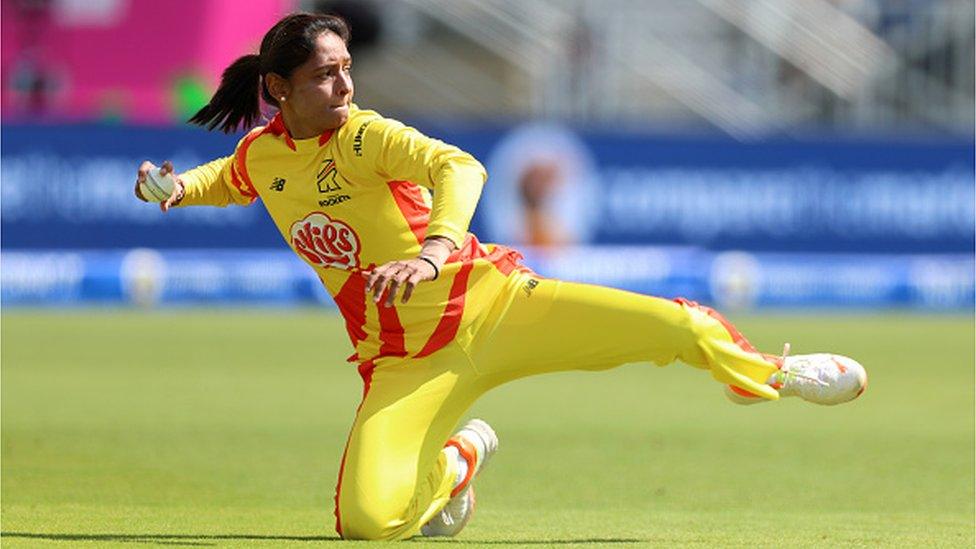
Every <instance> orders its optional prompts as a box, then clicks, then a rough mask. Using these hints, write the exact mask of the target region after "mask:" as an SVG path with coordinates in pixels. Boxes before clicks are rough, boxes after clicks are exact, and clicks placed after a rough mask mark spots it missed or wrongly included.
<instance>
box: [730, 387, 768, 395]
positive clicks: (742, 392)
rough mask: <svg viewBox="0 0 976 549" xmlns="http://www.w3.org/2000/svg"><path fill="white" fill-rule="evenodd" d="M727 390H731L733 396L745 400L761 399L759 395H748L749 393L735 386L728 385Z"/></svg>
mask: <svg viewBox="0 0 976 549" xmlns="http://www.w3.org/2000/svg"><path fill="white" fill-rule="evenodd" d="M729 389H732V392H733V393H735V394H737V395H739V396H744V397H746V398H762V397H761V396H759V395H754V394H752V393H750V392H749V391H746V390H745V389H741V388H739V387H736V386H735V385H729Z"/></svg>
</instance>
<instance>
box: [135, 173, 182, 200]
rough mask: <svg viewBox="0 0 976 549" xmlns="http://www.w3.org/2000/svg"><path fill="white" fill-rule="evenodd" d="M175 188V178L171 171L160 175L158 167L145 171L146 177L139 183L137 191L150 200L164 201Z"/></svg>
mask: <svg viewBox="0 0 976 549" xmlns="http://www.w3.org/2000/svg"><path fill="white" fill-rule="evenodd" d="M175 188H176V178H175V177H173V174H172V172H171V173H167V174H166V175H160V173H159V168H153V169H151V170H149V172H147V173H146V178H145V179H144V180H143V181H142V182H141V183H139V191H140V192H141V193H142V196H143V197H145V199H146V200H148V201H150V202H165V201H166V200H167V199H168V198H169V197H170V195H171V194H173V189H175Z"/></svg>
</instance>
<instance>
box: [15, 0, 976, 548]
mask: <svg viewBox="0 0 976 549" xmlns="http://www.w3.org/2000/svg"><path fill="white" fill-rule="evenodd" d="M0 6H2V11H0V31H2V32H0V34H2V66H0V77H2V78H0V84H2V113H0V114H2V126H0V130H2V138H0V191H2V193H0V240H2V250H0V301H2V303H0V304H2V307H3V315H2V317H0V328H2V347H0V349H2V353H0V358H2V383H0V386H2V398H0V402H2V460H0V465H2V494H0V499H2V501H3V507H2V514H0V521H2V532H0V534H2V536H3V540H2V542H3V545H4V547H8V546H9V547H17V546H20V547H31V548H33V547H38V546H54V547H58V546H61V547H63V546H66V545H67V546H74V545H79V544H81V543H84V544H85V546H97V547H107V546H117V547H132V544H133V543H137V544H166V545H197V546H200V545H204V546H212V545H221V546H228V547H242V546H265V547H280V546H283V545H286V544H289V545H293V544H299V543H307V542H319V541H326V540H332V539H335V535H334V534H332V533H331V532H332V531H331V519H332V515H331V509H332V500H331V497H332V489H333V486H334V483H335V478H336V474H337V469H338V463H339V460H340V457H341V454H342V442H343V441H344V440H345V439H346V435H347V432H348V427H349V424H350V423H351V421H352V418H353V414H354V413H355V409H356V403H357V402H358V400H359V397H360V395H361V389H360V386H359V378H358V376H357V375H356V373H355V368H354V367H352V366H351V365H344V360H345V357H346V356H347V355H348V354H349V349H348V340H347V338H346V336H345V331H344V328H343V323H342V321H341V319H339V318H338V316H337V314H336V313H335V311H334V309H333V308H332V302H331V299H330V298H328V296H326V295H325V294H324V292H323V291H322V289H321V288H320V285H319V283H318V281H317V280H316V279H315V277H314V275H313V274H312V272H311V271H310V270H309V269H307V268H306V267H305V266H304V265H303V264H302V263H301V262H300V261H299V260H298V259H297V258H296V257H294V255H293V254H292V253H291V252H290V251H289V250H288V249H287V247H286V246H285V245H283V243H282V242H281V239H280V236H278V233H277V231H276V230H275V228H274V227H273V225H272V224H271V222H270V220H269V219H268V217H267V215H266V214H265V213H264V212H263V211H262V207H261V206H260V205H256V206H252V207H249V208H227V209H223V210H221V209H208V208H188V209H184V210H178V211H175V212H171V213H170V214H168V215H165V216H164V215H162V214H160V213H159V211H158V209H157V208H156V207H155V206H154V205H149V204H142V203H140V202H138V201H137V200H136V199H135V198H134V197H133V196H132V187H133V181H134V174H135V170H136V168H137V166H138V165H139V163H140V162H141V161H142V160H144V159H147V158H148V159H152V160H154V161H156V162H157V163H158V162H160V161H162V160H164V159H171V160H172V161H173V162H174V164H175V165H176V167H177V169H178V170H181V169H187V168H189V167H192V166H194V165H196V164H199V163H202V162H204V161H206V160H209V159H211V158H214V157H218V156H222V155H225V154H227V153H228V152H230V151H231V150H232V148H233V146H234V144H235V143H236V140H237V136H224V135H216V134H210V133H207V132H205V131H203V130H201V129H198V128H190V127H188V126H186V125H185V124H184V122H183V121H184V120H185V119H186V118H187V117H188V116H189V115H190V114H191V113H193V112H194V111H195V110H196V109H197V108H199V107H200V106H202V105H203V104H204V103H205V102H206V101H207V99H208V97H209V94H210V93H211V91H212V90H213V89H214V88H215V86H216V83H217V80H218V77H219V74H220V72H221V71H222V70H223V69H224V67H226V66H227V65H228V64H229V63H230V62H231V61H233V60H234V59H236V58H237V57H238V56H240V55H243V54H244V53H248V52H252V51H255V49H256V48H257V45H258V43H259V41H260V39H261V36H262V35H263V33H264V32H265V31H266V29H267V28H269V27H270V25H271V24H272V23H273V22H274V21H276V20H277V19H278V18H279V17H280V16H281V15H283V14H285V13H287V12H289V11H292V10H295V9H306V10H323V11H330V12H334V13H339V14H341V15H344V16H345V17H346V18H347V19H348V20H349V21H350V22H351V25H352V28H353V37H354V41H353V44H352V51H353V56H354V60H355V68H354V79H355V82H356V89H357V91H356V98H357V103H359V104H360V106H363V107H368V108H373V109H376V110H378V111H380V112H382V113H384V114H386V115H388V116H392V117H395V118H399V119H401V120H404V121H406V122H408V123H410V124H412V125H415V126H416V127H418V128H420V129H421V130H423V131H425V132H427V133H429V134H431V135H434V136H436V137H439V138H441V139H444V140H445V141H448V142H453V143H455V144H457V145H459V146H461V147H462V148H464V149H467V150H469V151H470V152H472V153H473V154H475V155H476V156H477V157H478V158H479V159H480V160H482V162H483V163H484V164H485V165H486V166H487V168H488V170H489V174H490V180H489V182H488V184H487V186H486V187H485V192H484V195H483V198H482V201H481V204H480V206H479V211H478V213H477V215H476V218H475V219H474V222H473V230H474V231H475V232H476V233H477V234H478V235H479V237H480V238H481V240H482V241H487V242H493V241H494V242H503V243H509V244H514V245H516V246H517V247H518V248H519V249H522V250H524V251H525V252H526V256H527V257H526V259H527V262H528V263H529V264H530V265H532V266H533V267H535V269H536V270H537V271H539V272H540V273H542V274H543V275H545V276H553V277H561V278H566V279H570V280H579V281H590V282H597V283H603V284H607V285H611V286H616V287H621V288H625V289H630V290H634V291H638V292H647V293H651V294H656V295H663V296H676V295H681V296H685V297H688V298H691V299H696V300H699V301H703V302H707V303H710V304H715V305H717V306H719V307H720V308H722V309H723V310H724V311H726V312H728V313H729V314H730V315H731V317H732V318H733V320H734V321H735V322H736V324H737V325H738V326H739V327H740V328H741V329H742V330H743V332H744V333H746V334H748V335H749V337H750V339H751V340H752V341H753V342H754V343H755V344H756V345H757V346H758V347H760V348H762V349H767V350H778V349H779V348H780V346H781V345H782V343H783V342H784V341H791V342H792V343H793V344H794V349H796V351H797V352H800V353H803V352H815V351H820V350H826V349H829V350H831V351H834V352H838V353H843V354H848V355H851V356H855V357H857V358H858V359H859V360H860V361H862V362H863V363H864V364H865V365H866V366H867V368H868V370H869V372H870V373H871V388H870V390H869V391H868V392H867V393H866V394H865V396H864V397H863V398H861V399H859V400H858V401H857V402H854V403H852V404H850V405H846V406H843V407H839V408H837V409H827V408H822V407H813V406H808V405H805V404H804V403H799V402H784V403H780V404H777V405H774V406H754V407H748V408H736V407H734V406H733V405H731V404H729V403H728V402H726V401H725V400H724V399H723V398H722V397H721V394H720V391H719V390H718V388H717V387H716V386H715V384H713V383H709V382H706V381H705V380H704V378H705V376H704V375H703V374H702V372H700V371H697V370H694V369H691V368H679V367H673V368H666V369H663V370H660V369H656V368H653V369H652V368H646V367H643V365H634V366H627V367H623V368H620V369H619V370H618V371H615V372H614V373H613V375H608V374H599V375H592V374H586V373H578V372H574V373H566V374H559V375H553V376H543V377H541V378H533V379H528V380H525V381H522V382H520V383H517V384H512V385H511V386H505V387H502V388H499V389H497V390H495V391H492V393H490V394H489V395H487V396H486V397H485V398H484V399H482V400H481V401H479V403H478V404H477V405H476V406H475V409H474V410H473V413H475V414H477V415H478V416H480V417H485V418H488V419H490V421H491V422H492V424H493V425H495V427H496V428H497V429H498V431H499V433H500V434H501V436H502V440H503V452H502V453H500V454H499V457H498V458H496V460H495V462H493V464H492V467H491V471H489V472H488V474H487V475H486V478H485V481H484V482H482V483H481V484H480V485H479V487H478V501H479V509H483V510H479V514H478V517H477V518H475V520H473V521H472V523H471V525H470V526H468V528H467V529H466V530H465V532H464V533H463V534H462V536H463V537H464V540H463V541H465V542H466V543H471V544H474V545H477V544H478V542H479V541H483V542H484V543H485V545H484V546H486V547H496V546H497V545H498V544H512V545H515V546H518V545H522V544H528V545H527V546H533V547H537V546H539V545H545V544H547V543H550V544H553V545H558V546H560V547H564V546H589V547H599V546H608V545H609V544H613V546H614V547H622V546H648V545H650V546H679V547H686V546H699V547H720V546H721V547H725V546H736V547H756V546H772V547H781V546H787V545H799V546H804V547H814V546H823V547H840V546H852V547H865V546H869V547H877V546H885V547H890V546H902V547H912V548H915V547H936V546H938V547H950V546H951V547H973V543H974V530H973V524H974V523H973V516H974V515H973V513H974V508H973V506H974V467H976V465H974V455H973V448H974V444H976V443H974V436H976V432H974V416H973V410H974V377H973V376H974V345H976V342H974V337H976V333H974V325H973V306H974V270H976V261H974V225H976V221H974V202H976V192H974V136H973V128H974V98H973V87H974V77H973V72H974V55H973V42H974V32H973V27H974V23H973V19H974V8H973V2H971V1H963V0H829V1H828V0H589V1H586V0H397V1H393V0H390V1H379V0H377V1H368V0H356V1H297V0H247V1H246V2H240V1H234V0H167V1H165V2H162V1H153V0H2V2H0ZM269 114H270V113H269ZM791 400H795V399H791ZM540 448H544V449H545V452H546V454H547V455H556V456H559V459H545V460H540V459H538V457H537V456H538V453H539V449H540ZM567 479H572V481H571V482H567ZM746 525H748V526H746Z"/></svg>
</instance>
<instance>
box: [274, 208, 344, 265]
mask: <svg viewBox="0 0 976 549" xmlns="http://www.w3.org/2000/svg"><path fill="white" fill-rule="evenodd" d="M290 233H291V245H292V246H293V247H294V248H295V251H296V252H298V254H299V255H301V256H302V257H303V258H304V259H305V260H306V261H308V262H309V263H311V264H312V265H316V266H320V267H334V268H338V269H349V270H352V269H356V268H358V267H359V250H360V242H359V236H358V235H357V234H356V231H354V230H353V229H352V227H350V226H349V225H347V224H345V223H343V222H342V221H340V220H338V219H332V218H330V217H329V216H328V215H326V214H325V213H323V212H313V213H310V214H308V215H307V216H305V218H304V219H301V220H299V221H296V222H294V223H292V225H291V231H290Z"/></svg>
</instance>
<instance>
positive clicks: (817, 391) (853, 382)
mask: <svg viewBox="0 0 976 549" xmlns="http://www.w3.org/2000/svg"><path fill="white" fill-rule="evenodd" d="M769 379H770V385H772V386H773V387H774V388H776V389H777V390H778V391H779V394H780V396H798V397H800V398H802V399H803V400H805V401H807V402H812V403H814V404H823V405H825V406H833V405H835V404H842V403H844V402H848V401H850V400H854V399H855V398H857V397H859V396H861V393H863V392H864V390H865V389H867V387H868V374H867V372H865V371H864V366H861V364H860V363H859V362H858V361H856V360H854V359H853V358H849V357H846V356H842V355H832V354H827V353H820V354H814V355H797V356H791V357H787V358H786V359H785V360H784V361H783V367H782V368H780V369H779V371H778V372H776V373H774V374H773V375H772V376H770V378H769ZM777 385H778V386H779V387H777Z"/></svg>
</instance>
